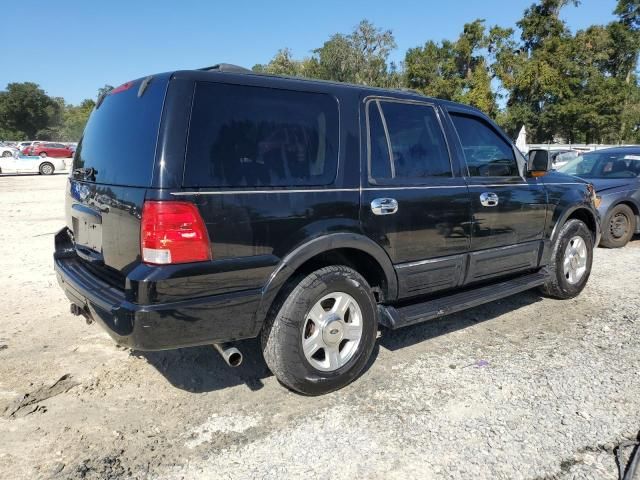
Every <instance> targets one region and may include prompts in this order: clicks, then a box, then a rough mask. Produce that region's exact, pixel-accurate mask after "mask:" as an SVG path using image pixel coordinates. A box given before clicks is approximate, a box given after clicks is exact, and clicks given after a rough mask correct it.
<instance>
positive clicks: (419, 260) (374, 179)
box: [361, 98, 471, 298]
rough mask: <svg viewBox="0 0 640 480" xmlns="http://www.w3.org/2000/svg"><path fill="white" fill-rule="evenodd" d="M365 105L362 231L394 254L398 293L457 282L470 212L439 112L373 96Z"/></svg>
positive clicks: (414, 292)
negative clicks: (365, 154) (365, 153)
mask: <svg viewBox="0 0 640 480" xmlns="http://www.w3.org/2000/svg"><path fill="white" fill-rule="evenodd" d="M364 109H365V115H363V116H362V117H363V118H364V119H365V120H364V122H365V124H364V125H363V130H364V131H365V135H363V138H364V139H365V141H366V145H364V149H363V151H366V152H367V156H366V162H365V165H363V168H362V172H363V178H362V185H363V189H362V197H361V222H362V227H363V230H364V231H365V233H366V234H367V235H368V236H369V237H370V238H371V239H373V240H374V241H375V242H377V243H378V244H379V245H381V246H382V247H383V248H384V249H385V250H386V252H387V253H388V255H389V257H390V258H391V261H392V262H393V264H394V266H395V268H396V273H397V275H398V283H399V296H400V297H401V298H407V297H413V296H418V295H423V294H425V293H430V292H434V291H437V290H444V289H447V288H454V287H456V286H458V285H459V284H460V283H461V281H462V278H463V272H464V262H465V257H466V254H467V252H468V250H469V239H470V238H469V223H470V219H471V210H470V203H469V197H468V193H467V185H466V183H465V181H464V179H463V178H462V177H461V176H460V175H456V173H457V168H456V165H455V164H454V165H452V163H451V158H450V154H449V148H448V145H447V141H446V139H445V136H444V134H443V130H442V124H441V118H440V114H439V112H438V110H437V109H436V107H435V106H434V105H432V104H430V103H426V102H425V103H423V102H414V101H401V100H396V99H388V98H368V99H367V100H366V101H365V103H364Z"/></svg>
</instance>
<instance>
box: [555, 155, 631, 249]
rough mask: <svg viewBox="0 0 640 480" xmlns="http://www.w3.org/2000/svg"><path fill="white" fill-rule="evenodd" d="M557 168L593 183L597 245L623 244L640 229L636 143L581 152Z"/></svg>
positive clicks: (611, 246) (615, 245)
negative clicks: (598, 234) (597, 217)
mask: <svg viewBox="0 0 640 480" xmlns="http://www.w3.org/2000/svg"><path fill="white" fill-rule="evenodd" d="M558 170H559V171H560V172H563V173H568V174H570V175H575V176H576V177H580V178H583V179H585V180H588V181H589V182H591V183H592V184H593V185H594V186H595V187H596V192H597V193H598V196H599V198H600V199H601V200H600V205H599V207H598V211H599V212H600V218H601V223H602V240H601V242H600V244H601V245H603V246H605V247H609V248H618V247H624V246H625V245H626V244H627V242H628V241H629V240H630V239H631V237H632V236H633V234H634V233H640V146H635V147H618V148H607V149H604V150H597V151H595V152H589V153H585V154H582V155H580V156H578V157H576V158H574V159H573V160H570V161H569V163H567V164H566V165H564V166H563V167H560V168H559V169H558Z"/></svg>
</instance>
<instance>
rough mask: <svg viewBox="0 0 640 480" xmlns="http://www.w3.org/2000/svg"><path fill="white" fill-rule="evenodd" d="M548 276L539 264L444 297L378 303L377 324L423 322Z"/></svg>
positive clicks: (532, 284) (530, 285)
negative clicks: (396, 303) (524, 272)
mask: <svg viewBox="0 0 640 480" xmlns="http://www.w3.org/2000/svg"><path fill="white" fill-rule="evenodd" d="M548 278H549V273H548V272H547V270H546V269H544V268H543V269H542V270H540V271H538V272H536V273H531V274H528V275H524V276H522V277H517V278H514V279H511V280H506V281H503V282H498V283H493V284H491V285H484V286H481V287H478V288H474V289H473V290H466V291H464V292H461V293H455V294H453V295H449V296H447V297H441V298H437V299H434V300H429V301H427V302H422V303H415V304H412V305H407V306H405V307H397V308H396V307H393V306H390V305H378V312H379V313H380V324H381V325H383V326H384V327H387V328H390V329H392V330H395V329H396V328H401V327H406V326H407V325H413V324H414V323H420V322H425V321H427V320H432V319H434V318H438V317H442V316H444V315H449V314H450V313H455V312H459V311H461V310H466V309H468V308H473V307H477V306H478V305H482V304H483V303H488V302H493V301H494V300H498V299H500V298H504V297H508V296H510V295H514V294H516V293H520V292H524V291H525V290H529V289H531V288H535V287H538V286H540V285H542V284H543V283H545V282H546V281H547V279H548Z"/></svg>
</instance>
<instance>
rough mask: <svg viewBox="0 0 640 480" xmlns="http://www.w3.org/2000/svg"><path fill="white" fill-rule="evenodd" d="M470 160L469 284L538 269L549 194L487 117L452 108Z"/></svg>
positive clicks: (467, 158)
mask: <svg viewBox="0 0 640 480" xmlns="http://www.w3.org/2000/svg"><path fill="white" fill-rule="evenodd" d="M449 115H450V117H451V120H452V122H453V125H454V127H455V130H456V131H457V134H458V138H459V141H460V144H461V147H462V150H463V152H464V157H465V160H466V164H467V176H466V180H467V184H468V186H469V195H470V198H471V210H472V214H473V219H472V227H471V255H470V262H469V271H468V272H467V278H466V282H467V283H472V282H477V281H482V280H485V279H488V278H492V277H498V276H505V275H511V274H513V273H517V272H521V271H525V270H530V269H533V268H536V267H537V266H538V262H539V254H540V249H541V248H542V238H543V233H544V227H545V219H546V210H547V195H546V191H545V188H544V185H543V184H542V183H541V182H538V180H537V179H536V178H526V177H524V176H523V175H522V174H521V171H520V168H519V166H518V163H517V160H516V152H515V150H514V147H513V145H512V144H511V143H510V142H509V140H508V139H506V138H505V137H504V136H503V135H502V134H501V133H500V132H499V131H498V129H496V128H495V127H494V126H493V125H492V124H491V123H490V122H488V121H487V120H486V119H485V118H483V117H481V116H479V115H475V114H473V113H471V112H467V111H451V110H450V111H449Z"/></svg>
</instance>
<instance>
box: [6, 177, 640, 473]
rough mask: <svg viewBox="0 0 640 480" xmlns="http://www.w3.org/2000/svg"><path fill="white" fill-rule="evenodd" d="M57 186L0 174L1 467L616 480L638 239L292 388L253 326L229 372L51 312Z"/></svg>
mask: <svg viewBox="0 0 640 480" xmlns="http://www.w3.org/2000/svg"><path fill="white" fill-rule="evenodd" d="M65 182H66V175H55V176H53V177H43V176H37V175H31V176H6V175H3V176H0V245H1V246H2V249H1V253H0V271H1V272H2V275H1V276H0V291H2V293H3V295H2V298H3V300H2V302H1V304H0V478H29V479H30V478H60V479H62V478H72V479H75V478H88V479H94V478H95V479H98V478H186V479H192V478H203V479H205V478H206V479H208V478H213V477H216V478H218V477H219V478H269V479H270V478H273V479H281V478H324V479H328V478H385V479H386V478H407V477H408V478H437V477H441V476H442V477H451V478H510V479H511V478H514V479H515V478H523V479H534V478H535V479H541V478H567V479H568V478H598V479H615V478H617V467H616V463H615V459H614V455H613V452H612V450H613V448H614V447H615V446H617V445H618V444H620V443H621V442H623V441H625V440H630V439H633V438H635V436H636V435H637V434H638V430H640V346H639V345H638V337H639V334H640V239H639V238H638V237H636V238H635V239H634V240H633V241H632V242H631V243H630V244H629V245H628V246H627V247H626V248H624V249H620V250H604V249H597V250H596V252H595V260H594V267H593V273H592V277H591V279H590V281H589V284H588V285H587V287H586V289H585V291H584V292H583V293H582V295H581V296H580V297H578V298H576V299H573V300H568V301H556V300H550V299H544V298H542V297H540V296H539V295H538V294H537V293H536V292H525V293H524V294H521V295H519V296H516V297H512V298H508V299H505V300H502V301H500V302H497V303H494V304H489V305H485V306H483V307H480V308H475V309H473V310H469V311H466V312H463V313H460V314H456V315H451V316H449V317H446V318H443V319H441V320H438V321H434V322H431V323H428V324H423V325H417V326H414V327H410V328H407V329H404V330H400V331H396V332H382V334H381V336H380V339H379V341H378V344H377V347H376V349H375V351H374V358H375V362H373V363H372V364H371V366H370V368H368V369H367V371H366V372H365V374H364V375H363V376H362V378H360V379H359V380H358V381H356V382H355V383H354V384H352V385H350V386H348V387H346V388H345V389H343V390H341V391H338V392H335V393H332V394H330V395H326V396H324V397H319V398H307V397H302V396H300V395H297V394H294V393H291V392H289V391H287V390H286V389H285V388H283V387H282V386H280V385H279V384H278V382H277V381H276V380H275V379H274V377H273V376H271V375H270V374H269V373H268V371H267V369H266V366H265V365H264V362H263V360H262V358H261V356H260V354H259V353H258V347H257V343H256V342H255V341H248V342H244V343H243V344H242V345H241V346H242V349H243V351H244V353H245V354H246V355H245V364H243V366H241V367H240V368H238V369H229V368H228V367H226V366H225V365H224V363H223V361H222V360H221V359H220V358H219V356H218V354H217V353H216V352H215V350H214V349H213V348H212V347H199V348H193V349H184V350H178V351H168V352H153V353H143V352H130V351H128V350H126V349H122V348H119V347H117V346H115V345H114V344H113V342H112V341H111V340H110V338H109V337H108V336H107V334H106V333H104V332H103V331H102V330H101V329H100V328H99V327H97V326H95V325H86V324H85V323H84V321H83V320H79V319H78V317H73V316H72V315H71V314H70V313H68V312H69V307H68V302H67V301H66V299H65V297H64V295H63V293H62V291H61V290H60V289H59V288H58V285H57V283H56V279H55V275H54V273H53V269H52V258H51V253H52V249H53V233H54V232H56V231H57V230H58V229H59V228H61V227H62V225H63V223H64V212H63V209H64V205H63V204H64V201H63V191H64V185H65ZM229 321H233V319H232V318H230V319H229ZM56 382H58V383H57V384H56ZM25 396H26V397H25Z"/></svg>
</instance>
